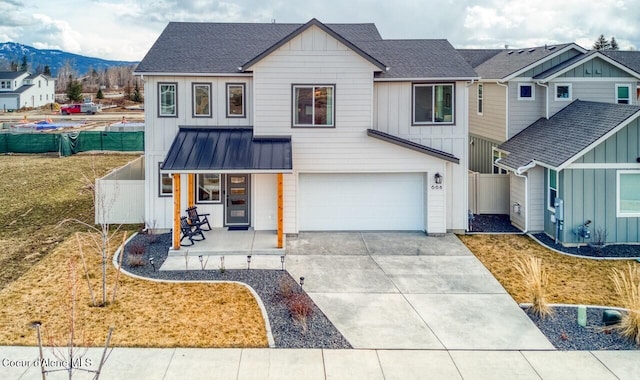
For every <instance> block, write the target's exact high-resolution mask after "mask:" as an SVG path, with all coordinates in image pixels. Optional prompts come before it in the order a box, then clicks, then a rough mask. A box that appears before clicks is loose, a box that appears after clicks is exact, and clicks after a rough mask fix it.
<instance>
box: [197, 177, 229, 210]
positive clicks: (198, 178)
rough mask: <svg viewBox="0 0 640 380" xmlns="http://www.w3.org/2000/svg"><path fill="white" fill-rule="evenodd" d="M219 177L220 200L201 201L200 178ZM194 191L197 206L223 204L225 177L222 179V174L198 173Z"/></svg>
mask: <svg viewBox="0 0 640 380" xmlns="http://www.w3.org/2000/svg"><path fill="white" fill-rule="evenodd" d="M212 174H213V175H217V176H218V186H219V189H220V190H219V193H218V196H219V199H218V200H213V201H212V200H201V199H200V176H201V175H212ZM194 191H195V192H196V193H195V200H196V203H197V204H219V203H222V195H223V193H224V183H223V177H222V173H198V174H196V186H195V189H194Z"/></svg>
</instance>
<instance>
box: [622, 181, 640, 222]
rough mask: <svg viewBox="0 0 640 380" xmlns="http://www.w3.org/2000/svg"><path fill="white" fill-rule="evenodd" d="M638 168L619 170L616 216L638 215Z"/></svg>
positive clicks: (639, 184)
mask: <svg viewBox="0 0 640 380" xmlns="http://www.w3.org/2000/svg"><path fill="white" fill-rule="evenodd" d="M638 189H640V170H620V171H618V181H617V196H616V205H617V216H618V217H619V218H620V217H640V191H638Z"/></svg>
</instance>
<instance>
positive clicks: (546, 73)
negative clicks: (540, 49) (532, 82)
mask: <svg viewBox="0 0 640 380" xmlns="http://www.w3.org/2000/svg"><path fill="white" fill-rule="evenodd" d="M594 53H595V51H589V52H587V53H584V54H578V55H576V56H575V57H573V58H570V59H567V60H566V61H564V62H562V63H561V64H559V65H555V66H553V67H552V68H550V69H548V70H545V71H543V72H541V73H540V74H538V75H535V76H534V77H533V79H546V78H549V77H550V76H552V75H554V74H556V73H558V72H560V71H562V70H564V69H566V68H567V67H569V66H571V65H573V64H574V63H576V62H578V61H581V60H583V59H585V58H587V57H590V56H592V55H593V54H594Z"/></svg>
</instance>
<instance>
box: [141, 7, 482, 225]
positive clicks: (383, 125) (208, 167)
mask: <svg viewBox="0 0 640 380" xmlns="http://www.w3.org/2000/svg"><path fill="white" fill-rule="evenodd" d="M194 35H197V36H199V38H197V39H194V38H193V36H194ZM136 73H137V74H138V75H140V76H141V77H142V78H143V79H144V83H145V102H146V105H145V119H146V132H145V133H146V139H145V141H146V147H145V162H146V163H147V166H146V178H147V183H146V188H145V193H146V195H145V198H146V212H145V217H146V219H147V222H148V223H153V224H155V225H156V226H157V227H158V228H169V227H171V226H172V225H175V220H176V218H177V217H178V214H180V213H181V211H180V210H179V209H177V208H176V207H175V204H176V202H177V204H179V205H180V207H181V208H185V207H186V206H187V205H190V204H191V203H193V204H196V205H197V206H198V209H199V210H200V209H201V210H202V211H208V212H210V213H212V218H210V220H212V221H213V223H214V225H215V226H216V227H225V226H233V225H243V226H250V227H252V228H254V229H256V230H276V229H278V230H280V229H281V228H282V229H283V230H284V232H285V233H297V232H298V231H307V230H423V231H426V232H428V233H435V234H440V233H445V232H447V231H451V230H465V229H466V224H467V207H466V199H467V197H466V187H467V182H466V181H467V162H468V159H467V148H466V147H467V144H468V129H467V112H466V110H467V96H468V95H467V89H468V85H469V83H470V82H471V81H473V80H475V79H477V77H476V74H475V72H474V71H473V69H472V68H471V67H470V65H469V64H468V63H467V62H466V61H465V60H464V59H463V58H462V56H461V55H460V54H459V53H458V52H457V51H456V50H455V49H453V47H451V45H450V44H449V43H448V42H447V41H445V40H411V41H403V40H383V39H382V38H381V37H380V35H379V33H378V31H377V29H376V28H375V26H374V25H373V24H327V25H325V24H322V23H321V22H319V21H317V20H315V19H313V20H311V21H309V22H308V23H306V24H275V23H274V24H239V23H170V24H169V25H168V26H167V28H166V29H165V30H164V31H163V33H162V34H161V36H160V37H159V38H158V40H157V41H156V43H155V44H154V45H153V47H152V48H151V49H150V51H149V52H148V53H147V55H146V56H145V58H144V59H143V60H142V62H141V63H140V64H139V65H138V68H137V69H136ZM205 136H206V137H205ZM243 157H244V158H243ZM249 157H250V158H249ZM176 182H179V185H178V184H177V183H176ZM180 188H182V189H187V191H186V192H181V195H180V196H179V197H176V195H175V194H176V190H177V189H180ZM234 193H237V194H234ZM280 213H282V220H280V218H279V215H280ZM280 224H282V226H280Z"/></svg>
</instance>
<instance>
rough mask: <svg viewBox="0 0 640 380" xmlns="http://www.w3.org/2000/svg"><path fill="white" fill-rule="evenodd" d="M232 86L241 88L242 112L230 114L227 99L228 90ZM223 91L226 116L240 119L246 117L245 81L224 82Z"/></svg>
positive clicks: (229, 104) (229, 103)
mask: <svg viewBox="0 0 640 380" xmlns="http://www.w3.org/2000/svg"><path fill="white" fill-rule="evenodd" d="M232 87H240V88H242V114H240V115H238V114H232V113H231V112H230V111H231V108H230V106H231V102H230V101H229V98H230V96H229V95H230V93H229V90H230V89H231V88H232ZM225 93H226V100H225V102H226V109H227V118H229V119H235V118H237V119H242V118H246V117H247V84H246V83H226V84H225Z"/></svg>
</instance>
